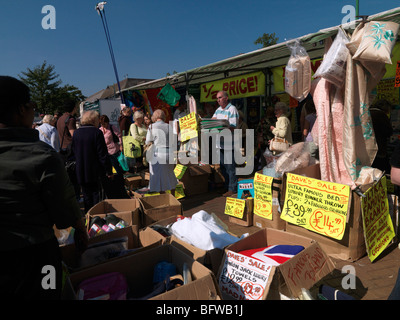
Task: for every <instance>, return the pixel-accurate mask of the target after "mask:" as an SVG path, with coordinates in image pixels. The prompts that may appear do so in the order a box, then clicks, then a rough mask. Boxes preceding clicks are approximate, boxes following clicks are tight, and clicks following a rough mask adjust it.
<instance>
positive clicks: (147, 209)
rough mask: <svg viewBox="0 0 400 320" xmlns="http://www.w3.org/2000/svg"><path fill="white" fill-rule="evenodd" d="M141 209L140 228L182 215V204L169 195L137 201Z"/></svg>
mask: <svg viewBox="0 0 400 320" xmlns="http://www.w3.org/2000/svg"><path fill="white" fill-rule="evenodd" d="M137 200H138V201H139V203H140V205H141V208H142V212H143V215H142V226H143V227H146V226H148V225H150V224H152V223H155V222H157V221H159V220H163V219H166V218H169V217H171V216H176V215H183V210H182V204H181V203H180V202H179V201H178V200H177V199H176V198H175V197H174V196H173V195H172V194H170V193H165V194H159V195H155V196H149V197H142V198H140V199H137Z"/></svg>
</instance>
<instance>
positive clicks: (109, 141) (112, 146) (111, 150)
mask: <svg viewBox="0 0 400 320" xmlns="http://www.w3.org/2000/svg"><path fill="white" fill-rule="evenodd" d="M112 128H113V131H114V133H115V134H116V135H117V137H118V138H119V143H114V141H113V137H112V133H111V130H110V126H108V128H107V129H106V128H103V127H100V130H101V132H103V135H104V140H105V141H106V145H107V150H108V154H116V153H117V152H118V151H119V150H120V149H119V146H120V144H121V133H120V132H119V130H118V128H117V127H116V126H113V127H112Z"/></svg>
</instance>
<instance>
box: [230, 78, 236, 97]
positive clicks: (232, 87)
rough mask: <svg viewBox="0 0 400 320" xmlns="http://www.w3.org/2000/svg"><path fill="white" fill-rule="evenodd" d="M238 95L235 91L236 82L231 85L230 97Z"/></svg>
mask: <svg viewBox="0 0 400 320" xmlns="http://www.w3.org/2000/svg"><path fill="white" fill-rule="evenodd" d="M235 94H236V90H235V81H231V82H230V83H229V95H230V96H233V95H235Z"/></svg>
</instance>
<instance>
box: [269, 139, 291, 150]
mask: <svg viewBox="0 0 400 320" xmlns="http://www.w3.org/2000/svg"><path fill="white" fill-rule="evenodd" d="M287 149H289V142H288V141H287V140H286V139H285V138H278V137H274V138H273V139H272V140H271V143H270V144H269V150H271V151H277V152H285V151H286V150H287Z"/></svg>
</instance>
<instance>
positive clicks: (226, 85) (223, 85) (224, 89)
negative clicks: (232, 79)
mask: <svg viewBox="0 0 400 320" xmlns="http://www.w3.org/2000/svg"><path fill="white" fill-rule="evenodd" d="M222 90H223V91H226V92H228V90H229V82H224V83H223V84H222Z"/></svg>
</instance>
